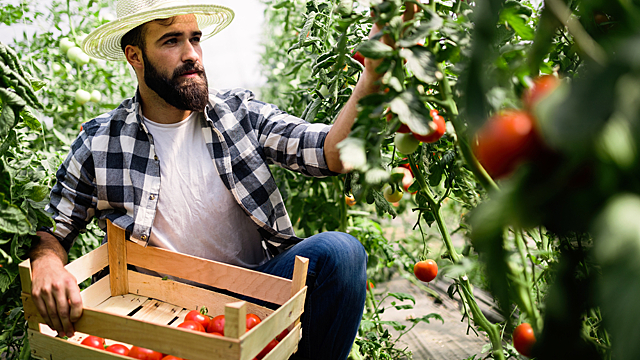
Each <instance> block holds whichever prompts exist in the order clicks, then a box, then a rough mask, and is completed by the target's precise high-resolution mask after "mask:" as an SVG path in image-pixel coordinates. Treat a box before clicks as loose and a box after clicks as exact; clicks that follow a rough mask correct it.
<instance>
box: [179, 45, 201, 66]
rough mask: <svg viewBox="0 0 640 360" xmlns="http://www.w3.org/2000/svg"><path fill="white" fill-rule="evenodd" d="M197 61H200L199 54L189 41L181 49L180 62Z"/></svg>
mask: <svg viewBox="0 0 640 360" xmlns="http://www.w3.org/2000/svg"><path fill="white" fill-rule="evenodd" d="M199 60H200V54H199V53H198V51H197V49H196V45H194V44H192V43H191V42H190V41H187V42H186V45H185V46H184V48H183V52H182V61H183V62H198V61H199Z"/></svg>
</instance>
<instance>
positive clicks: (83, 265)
mask: <svg viewBox="0 0 640 360" xmlns="http://www.w3.org/2000/svg"><path fill="white" fill-rule="evenodd" d="M108 265H109V252H108V246H107V244H104V245H101V246H100V247H98V248H97V249H95V250H93V251H91V252H88V253H86V254H84V255H83V256H81V257H79V258H77V259H76V260H75V261H72V262H70V263H68V264H67V265H66V266H65V269H67V271H69V272H70V273H71V274H72V275H73V276H75V277H76V281H77V282H78V284H80V283H81V282H83V281H85V280H87V279H88V278H90V277H91V276H92V275H93V274H95V273H97V272H98V271H100V270H102V269H104V268H105V267H107V266H108Z"/></svg>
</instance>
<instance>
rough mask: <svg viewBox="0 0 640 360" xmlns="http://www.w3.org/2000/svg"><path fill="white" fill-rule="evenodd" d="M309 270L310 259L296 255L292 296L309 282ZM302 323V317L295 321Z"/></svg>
mask: <svg viewBox="0 0 640 360" xmlns="http://www.w3.org/2000/svg"><path fill="white" fill-rule="evenodd" d="M308 271H309V259H307V258H305V257H302V256H296V261H295V263H294V265H293V280H292V281H291V297H293V296H294V295H295V294H297V293H298V291H300V290H301V289H302V288H303V287H304V286H305V285H306V283H307V272H308ZM299 323H300V319H298V320H296V321H295V325H298V324H299Z"/></svg>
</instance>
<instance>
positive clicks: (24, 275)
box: [18, 259, 40, 331]
mask: <svg viewBox="0 0 640 360" xmlns="http://www.w3.org/2000/svg"><path fill="white" fill-rule="evenodd" d="M18 272H19V274H20V285H21V286H22V292H23V293H25V294H31V260H29V259H27V260H25V261H23V262H21V263H20V264H19V265H18ZM37 311H38V310H37V309H36V312H37ZM25 317H26V316H25ZM27 326H29V329H32V330H36V331H39V330H40V324H39V323H38V322H37V321H35V320H33V318H27Z"/></svg>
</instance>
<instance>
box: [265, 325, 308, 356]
mask: <svg viewBox="0 0 640 360" xmlns="http://www.w3.org/2000/svg"><path fill="white" fill-rule="evenodd" d="M301 326H302V325H301V324H297V325H296V326H295V327H294V328H293V330H291V332H290V333H289V334H288V335H287V336H286V337H285V338H284V339H282V341H281V342H279V343H278V345H276V347H274V348H273V350H271V351H270V352H269V353H268V354H267V355H266V356H265V357H263V358H262V360H276V359H288V358H289V357H290V356H291V355H292V354H293V353H294V352H296V351H297V350H298V342H300V337H301V336H302V330H301Z"/></svg>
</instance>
